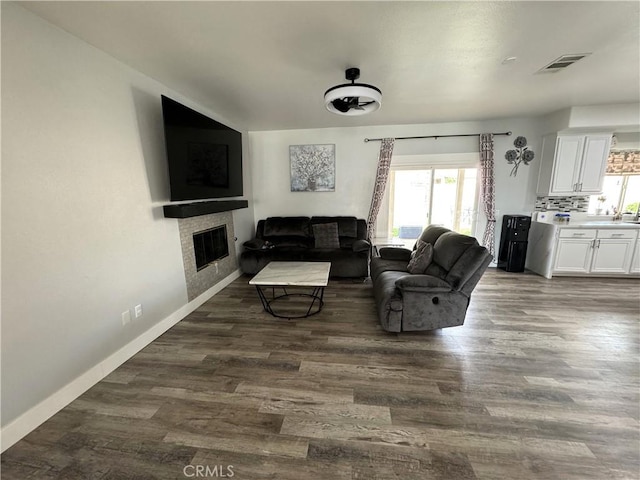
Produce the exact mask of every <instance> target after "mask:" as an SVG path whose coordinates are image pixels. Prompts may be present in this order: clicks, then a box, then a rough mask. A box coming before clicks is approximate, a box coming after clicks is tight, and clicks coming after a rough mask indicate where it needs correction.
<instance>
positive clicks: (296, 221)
mask: <svg viewBox="0 0 640 480" xmlns="http://www.w3.org/2000/svg"><path fill="white" fill-rule="evenodd" d="M264 236H265V237H275V236H296V237H309V236H311V230H310V227H309V217H269V218H267V220H266V221H265V223H264Z"/></svg>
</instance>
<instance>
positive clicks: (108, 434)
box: [2, 269, 640, 480]
mask: <svg viewBox="0 0 640 480" xmlns="http://www.w3.org/2000/svg"><path fill="white" fill-rule="evenodd" d="M247 281H248V279H247V278H240V279H238V280H237V281H235V282H234V283H233V284H232V285H230V286H229V287H228V288H226V289H225V290H224V291H222V292H221V293H220V294H218V295H216V296H215V297H214V298H213V299H211V300H210V301H209V302H208V303H206V304H205V305H203V306H202V307H201V308H200V309H198V311H196V312H195V313H193V314H191V315H189V316H188V317H187V318H186V319H185V320H183V321H182V322H180V323H179V324H178V325H176V326H175V327H174V328H172V329H171V330H170V331H169V332H167V333H166V334H165V335H163V336H162V337H160V338H159V339H158V340H156V341H155V342H153V343H152V344H151V345H149V346H148V347H147V348H145V349H144V350H143V351H142V352H140V353H139V354H137V355H136V356H135V357H133V358H132V359H131V360H130V361H128V362H127V363H126V364H125V365H123V366H122V367H121V368H119V369H118V370H117V371H116V372H114V373H113V374H111V375H110V376H109V377H107V378H106V379H105V380H104V381H102V382H100V383H99V384H98V385H96V386H95V387H94V388H92V389H91V390H89V391H88V392H87V393H86V394H84V395H82V396H81V397H80V398H79V399H78V400H76V401H75V402H73V403H72V404H71V405H69V406H68V407H67V408H65V409H64V410H62V411H61V412H60V413H58V414H57V415H55V416H54V417H53V418H51V419H50V420H49V421H48V422H46V423H45V424H44V425H42V426H41V427H40V428H38V429H37V430H36V431H34V432H33V433H31V434H30V435H28V436H27V437H26V438H24V439H23V440H22V441H20V442H18V443H17V444H16V445H14V446H13V447H11V448H10V449H8V450H7V451H6V452H5V453H4V454H3V455H2V479H3V480H12V479H16V480H25V479H64V480H74V479H78V480H86V479H137V480H141V479H185V478H225V476H226V477H227V478H231V475H233V478H237V479H241V480H244V479H278V480H304V479H330V480H333V479H364V480H370V479H381V480H382V479H384V480H389V479H403V480H407V479H455V480H459V479H475V478H477V479H518V480H526V479H545V480H546V479H563V480H572V479H575V480H578V479H580V480H584V479H598V480H604V479H612V478H613V479H637V478H639V467H640V464H639V456H640V453H639V452H640V433H639V432H640V430H639V423H638V422H639V419H640V411H639V407H640V399H639V387H640V370H639V334H640V330H639V324H640V321H639V320H640V281H639V280H637V279H635V280H629V279H625V280H613V279H597V280H596V279H584V278H557V279H553V280H546V279H544V278H542V277H539V276H534V275H529V274H510V273H505V272H502V271H499V270H498V271H496V270H495V269H489V271H488V272H487V274H486V275H485V276H484V278H483V279H482V281H481V283H480V284H479V286H478V287H477V288H476V291H475V292H474V296H473V298H472V302H471V306H470V309H469V313H468V316H467V321H466V323H465V325H464V326H462V327H456V328H449V329H445V330H441V331H436V332H430V333H418V334H400V335H395V334H388V333H385V332H383V331H381V330H380V328H379V327H378V324H377V321H376V315H375V307H374V304H373V298H372V289H371V284H370V283H368V282H364V283H363V282H356V281H332V282H331V283H330V285H329V287H328V288H327V290H326V294H325V300H326V305H325V308H324V310H323V311H322V312H321V313H320V314H319V315H316V316H314V317H311V318H308V319H302V320H297V321H288V320H276V319H274V318H272V317H270V316H268V315H266V314H265V313H264V312H263V311H262V308H261V305H260V302H259V300H258V297H257V296H256V293H255V291H254V290H253V288H252V287H249V286H248V285H247ZM196 467H199V468H200V469H201V470H196ZM198 472H199V473H200V474H201V475H198ZM216 475H217V476H216Z"/></svg>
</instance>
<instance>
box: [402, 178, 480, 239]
mask: <svg viewBox="0 0 640 480" xmlns="http://www.w3.org/2000/svg"><path fill="white" fill-rule="evenodd" d="M477 187H478V170H477V168H439V167H404V168H401V167H396V168H393V167H392V170H391V177H390V187H389V221H390V226H391V236H392V238H393V241H394V242H397V243H403V244H405V245H407V246H410V245H411V246H412V245H413V243H414V242H415V239H416V238H418V236H419V235H420V232H422V230H423V229H424V227H426V226H427V225H442V226H445V227H447V228H450V229H452V230H455V231H457V232H460V233H464V234H467V235H473V234H474V233H475V222H476V209H477V200H478V194H477V191H478V190H477Z"/></svg>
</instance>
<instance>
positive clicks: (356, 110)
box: [324, 68, 382, 115]
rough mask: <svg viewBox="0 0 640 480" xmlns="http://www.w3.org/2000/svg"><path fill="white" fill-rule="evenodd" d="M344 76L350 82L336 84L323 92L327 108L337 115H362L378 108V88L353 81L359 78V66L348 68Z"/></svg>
mask: <svg viewBox="0 0 640 480" xmlns="http://www.w3.org/2000/svg"><path fill="white" fill-rule="evenodd" d="M344 76H345V78H346V79H347V80H350V81H351V83H344V84H342V85H336V86H335V87H331V88H330V89H329V90H327V91H326V92H324V103H325V105H326V107H327V110H329V111H330V112H333V113H337V114H338V115H364V114H366V113H371V112H375V111H376V110H378V109H379V108H380V105H382V92H381V91H380V89H379V88H377V87H374V86H373V85H367V84H366V83H355V81H356V80H357V79H358V78H360V69H359V68H348V69H347V70H346V71H345V72H344Z"/></svg>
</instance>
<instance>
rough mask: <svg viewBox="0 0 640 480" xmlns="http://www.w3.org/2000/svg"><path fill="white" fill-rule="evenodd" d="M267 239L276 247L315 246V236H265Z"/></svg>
mask: <svg viewBox="0 0 640 480" xmlns="http://www.w3.org/2000/svg"><path fill="white" fill-rule="evenodd" d="M265 240H267V242H268V243H269V244H271V245H273V246H274V247H276V248H288V247H300V248H309V247H313V238H310V237H309V238H307V237H299V236H297V235H276V236H272V237H265Z"/></svg>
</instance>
